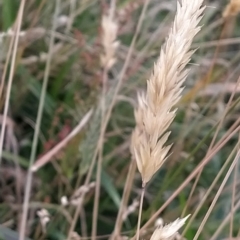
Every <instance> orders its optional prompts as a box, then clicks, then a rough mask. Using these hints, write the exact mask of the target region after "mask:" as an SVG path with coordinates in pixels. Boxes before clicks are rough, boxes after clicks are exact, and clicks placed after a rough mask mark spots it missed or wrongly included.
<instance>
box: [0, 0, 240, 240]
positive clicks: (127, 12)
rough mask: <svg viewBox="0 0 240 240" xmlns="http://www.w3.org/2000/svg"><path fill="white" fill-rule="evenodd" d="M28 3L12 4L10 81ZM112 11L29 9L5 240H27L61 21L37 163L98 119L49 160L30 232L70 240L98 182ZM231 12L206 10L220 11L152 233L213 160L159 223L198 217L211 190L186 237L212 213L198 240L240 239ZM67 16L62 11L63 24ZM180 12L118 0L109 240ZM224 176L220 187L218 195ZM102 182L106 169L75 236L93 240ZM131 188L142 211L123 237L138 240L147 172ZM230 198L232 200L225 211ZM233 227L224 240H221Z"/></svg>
mask: <svg viewBox="0 0 240 240" xmlns="http://www.w3.org/2000/svg"><path fill="white" fill-rule="evenodd" d="M232 2H234V1H232ZM235 2H237V1H235ZM238 2H239V1H238ZM20 3H21V1H15V0H1V1H0V11H1V13H0V17H1V20H0V29H1V33H0V61H1V62H0V76H1V79H2V75H3V73H4V67H5V66H6V61H7V54H8V49H9V48H10V45H11V38H12V36H13V35H14V34H11V31H9V29H13V27H14V23H16V17H17V14H18V10H19V6H20ZM56 3H57V6H56ZM110 4H111V3H110V2H108V1H96V0H82V1H76V0H68V1H67V0H61V1H60V0H59V1H46V0H29V1H27V3H26V5H25V9H24V15H23V19H22V27H21V33H22V34H20V41H19V44H18V48H17V54H16V61H15V65H14V78H13V84H12V89H11V98H10V105H9V111H8V118H7V122H6V126H7V128H6V132H5V139H4V144H3V153H2V155H3V157H2V161H1V166H0V224H1V225H0V232H1V233H2V234H9V236H10V235H11V236H13V237H14V238H15V239H18V235H17V234H18V232H19V230H20V225H21V217H22V203H23V199H24V190H25V186H26V181H27V171H28V166H29V159H30V153H31V148H32V144H33V135H34V129H36V118H37V112H38V106H39V103H40V101H41V88H42V85H43V79H44V76H45V69H46V64H47V62H48V60H49V55H48V51H49V46H50V38H51V32H52V31H53V23H55V24H56V35H55V40H54V44H53V45H52V46H51V48H50V51H51V54H52V57H51V61H50V66H49V76H48V85H47V92H46V96H45V97H44V104H43V117H42V121H41V125H40V132H39V138H38V139H39V143H38V145H37V156H36V161H38V160H39V159H40V158H41V157H43V156H46V153H48V152H49V151H50V150H51V149H53V148H54V147H55V146H57V145H58V144H59V143H61V142H62V141H64V140H66V137H67V136H68V135H69V134H70V132H71V131H72V130H74V129H75V127H76V126H78V124H79V122H81V120H82V119H83V117H84V116H85V114H87V112H88V111H89V110H90V109H93V110H92V111H93V113H92V115H91V117H90V118H89V119H87V120H86V124H85V126H84V128H83V129H81V131H79V132H78V134H76V135H75V136H74V137H73V138H71V140H70V141H69V142H68V143H67V144H66V145H65V146H64V147H63V148H61V149H60V150H58V151H56V153H55V154H54V155H53V156H51V157H50V158H47V159H48V160H47V161H48V162H47V163H46V164H45V165H44V166H42V167H40V168H39V170H38V171H37V172H36V173H34V174H33V178H32V188H31V196H30V202H29V208H30V211H29V216H28V221H27V233H28V236H29V238H31V239H49V240H52V239H56V240H62V239H67V235H68V231H69V229H70V226H71V225H72V222H73V216H74V213H75V211H76V206H73V205H74V201H73V200H74V198H75V199H76V198H78V196H77V195H76V190H77V189H79V187H81V186H83V185H84V184H85V183H86V182H85V180H86V177H87V174H88V173H89V168H90V165H91V161H92V159H93V158H94V154H95V150H96V148H97V145H98V140H99V136H100V135H101V126H102V125H101V112H100V104H99V103H100V99H101V97H102V95H101V94H102V82H103V77H102V72H103V68H102V65H101V60H100V56H101V54H102V52H103V48H102V45H101V34H102V30H101V18H102V16H103V14H106V12H107V11H108V9H109V8H110ZM230 4H231V3H230V2H229V1H220V0H216V1H214V0H211V1H210V0H209V1H206V5H207V6H208V7H207V9H206V13H205V16H204V18H203V21H202V23H201V25H202V26H203V27H202V30H201V32H200V33H199V34H198V35H197V37H196V38H195V42H194V44H193V46H192V47H193V49H194V48H198V50H197V51H196V52H195V54H194V55H193V58H192V60H191V66H190V67H191V72H190V74H189V77H188V79H187V81H186V87H185V89H184V97H183V99H182V101H181V102H180V104H179V105H178V114H177V117H176V119H175V121H174V123H173V124H172V126H171V131H172V134H171V135H170V139H169V143H172V142H174V145H173V147H172V150H171V152H172V154H171V155H170V157H169V159H168V161H167V162H166V164H164V166H163V167H162V168H161V169H160V171H158V172H157V174H156V175H155V176H154V179H153V180H152V181H151V182H150V183H149V184H148V186H147V189H146V193H145V201H144V206H143V216H142V225H143V224H144V223H146V222H147V221H148V220H149V219H150V217H151V216H152V215H153V214H154V213H156V212H157V211H158V209H159V208H160V207H161V206H162V205H163V204H164V203H165V202H166V201H167V200H168V199H169V197H170V196H171V195H172V194H173V193H174V192H175V191H176V190H177V189H178V188H179V186H181V184H182V183H184V181H185V180H186V179H187V177H188V176H189V175H190V174H192V173H194V171H195V170H196V169H199V168H197V166H198V164H199V163H201V162H202V161H204V160H206V159H207V160H208V161H209V163H208V164H207V165H206V166H205V167H204V168H202V171H199V172H198V174H197V172H196V174H195V176H194V178H193V179H192V180H191V181H190V182H189V183H188V184H186V186H185V187H184V188H183V189H182V190H181V191H179V192H178V194H177V196H176V197H175V198H174V200H173V201H171V203H169V204H168V205H167V207H166V208H165V209H164V211H163V212H161V214H159V217H161V218H162V219H163V220H164V222H166V223H169V222H171V221H174V220H175V219H176V218H178V217H181V216H186V215H187V214H194V212H196V209H197V207H198V206H199V204H200V202H201V200H203V197H204V195H205V194H206V193H207V192H208V190H209V189H210V191H209V194H208V195H207V197H206V200H205V202H204V203H203V205H202V207H201V209H200V211H199V212H198V214H197V215H196V216H195V218H194V219H193V221H192V222H191V223H190V224H189V226H187V229H186V231H184V236H185V238H186V239H193V237H194V236H195V234H196V232H197V229H199V226H200V225H201V223H202V222H203V219H204V216H205V215H206V212H207V211H208V210H209V209H210V207H211V204H212V203H214V205H213V210H212V211H211V213H210V216H209V218H208V220H207V222H206V224H205V225H204V226H203V231H202V232H201V234H200V236H199V238H198V239H226V238H228V239H230V238H229V236H231V234H230V233H231V232H232V233H233V236H235V237H237V236H240V229H239V224H240V215H239V211H237V209H238V205H239V203H240V202H239V201H240V195H239V191H238V190H239V186H240V185H239V184H240V182H239V177H238V176H239V175H238V174H239V170H240V166H239V165H238V164H237V163H236V165H233V171H232V172H231V174H230V176H229V178H228V179H226V182H224V178H225V177H226V176H227V173H228V171H229V169H230V166H231V164H232V162H233V161H234V159H235V157H236V159H238V158H239V156H238V154H237V151H238V150H239V142H238V141H239V128H238V127H239V119H240V118H239V114H240V105H239V99H240V98H239V91H240V88H239V86H238V78H239V74H240V65H239V61H240V51H239V50H240V47H239V46H240V18H239V17H240V15H239V14H238V12H239V11H240V7H239V5H240V3H239V5H237V4H236V5H234V6H233V5H232V6H231V5H230ZM144 7H147V8H146V11H145V13H144V15H143V22H142V24H141V26H140V31H139V34H137V39H136V42H135V44H134V46H133V47H130V45H131V42H132V39H133V37H134V34H136V29H137V25H138V23H139V17H140V15H141V12H142V10H143V9H144ZM56 8H57V11H58V13H57V16H54V12H55V10H56ZM175 12H176V0H168V1H165V0H161V1H159V0H151V1H150V2H149V4H147V3H146V2H145V1H142V0H134V1H133V0H119V1H117V2H116V11H115V19H116V20H117V22H118V25H119V29H118V37H117V38H118V39H117V40H118V41H119V42H120V45H119V47H118V50H117V52H116V63H115V65H114V66H113V68H112V69H111V70H110V71H109V74H108V80H109V81H108V84H107V90H106V98H105V99H106V106H107V109H109V108H110V107H111V104H112V102H114V107H113V109H112V111H111V116H110V118H109V121H108V124H107V129H106V132H105V134H104V144H103V146H104V148H103V152H102V157H103V167H102V174H101V193H100V198H99V212H98V231H97V234H98V236H99V237H102V239H108V238H109V235H110V234H111V233H112V231H113V229H114V225H115V222H116V216H117V213H118V210H119V206H120V201H121V196H122V193H123V189H124V185H125V182H126V176H127V172H128V169H129V165H130V163H131V154H130V151H129V145H130V136H131V133H132V130H133V128H134V126H135V120H134V114H133V111H134V107H135V106H136V95H137V92H138V91H141V90H143V89H145V87H146V80H147V79H148V77H149V75H150V73H151V69H152V66H153V63H154V61H156V59H157V58H158V56H159V51H160V47H161V45H162V44H163V43H164V40H165V37H166V36H167V34H168V30H169V28H170V27H171V23H172V21H173V18H174V14H175ZM129 49H132V50H133V51H132V54H131V56H130V61H129V63H127V65H126V71H125V73H124V75H123V79H122V82H121V87H120V89H119V91H118V92H117V95H116V96H115V95H114V91H115V90H116V86H117V84H118V81H119V79H120V75H121V74H120V73H121V72H122V69H123V66H124V64H125V63H126V59H127V55H128V53H129ZM9 73H10V64H9V65H8V71H7V78H6V81H5V82H3V81H2V82H1V83H2V84H3V89H2V90H1V95H0V109H1V113H2V114H3V111H4V106H5V104H6V95H7V83H8V77H9V75H10V74H9ZM1 86H2V85H1ZM2 116H3V115H1V116H0V120H1V123H2V122H3V117H2ZM232 133H233V134H232ZM227 137H228V138H227ZM236 154H237V155H236ZM37 159H38V160H37ZM34 161H35V159H34ZM224 164H225V165H224ZM223 165H224V166H225V168H224V169H222V167H223ZM200 168H201V167H200ZM230 170H231V169H230ZM216 177H218V179H217V181H216V182H214V185H213V186H212V188H210V186H211V184H212V182H213V181H214V179H215V178H216ZM95 180H96V168H95V167H94V168H93V174H92V175H91V176H90V181H89V182H90V183H92V185H90V186H89V184H87V185H84V186H85V187H87V188H88V189H87V191H86V194H85V197H84V200H83V201H84V202H83V208H82V209H81V213H80V218H79V219H78V221H77V224H76V226H75V228H74V229H75V231H76V232H78V234H79V235H80V236H82V238H81V239H86V238H87V237H89V236H91V228H92V222H93V216H92V212H93V204H94V182H95ZM129 187H130V188H131V193H130V198H129V201H128V206H131V207H132V210H133V212H131V211H129V210H130V208H129V209H125V213H126V214H127V217H126V219H125V220H124V223H123V227H122V229H121V232H122V235H123V236H132V235H134V234H135V230H136V224H137V217H138V206H137V203H138V201H139V197H140V192H141V178H140V175H139V174H138V173H136V174H135V176H134V181H133V183H132V185H130V186H129ZM221 187H222V189H221ZM81 191H82V190H81ZM218 191H220V192H219V193H221V194H220V196H219V198H218V199H216V202H214V198H215V197H216V194H217V193H218ZM63 196H66V197H67V198H68V199H69V201H70V203H69V204H68V205H67V206H63V205H62V203H63V202H61V199H63V198H62V197H63ZM71 201H72V202H71ZM234 206H235V210H234ZM42 208H44V209H47V210H48V212H49V214H50V216H51V217H50V221H49V222H48V223H47V225H46V229H43V227H42V224H41V221H40V218H39V216H38V214H37V211H38V210H39V209H42ZM229 214H230V215H229ZM225 221H226V224H225V225H224V226H223V228H222V231H221V232H220V233H219V235H218V236H217V237H216V238H211V237H213V236H215V235H214V234H215V233H216V231H217V229H218V228H219V226H221V224H223V223H224V222H225ZM153 229H154V223H152V224H150V226H149V228H148V229H147V230H148V231H146V232H145V239H149V236H150V235H151V233H152V231H153ZM149 234H150V235H149ZM9 239H12V238H9ZM72 239H74V238H72ZM76 239H77V237H76ZM79 239H80V238H79Z"/></svg>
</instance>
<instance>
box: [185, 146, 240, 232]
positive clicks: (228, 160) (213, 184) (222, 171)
mask: <svg viewBox="0 0 240 240" xmlns="http://www.w3.org/2000/svg"><path fill="white" fill-rule="evenodd" d="M237 149H238V146H237V145H236V146H235V147H234V149H233V150H232V151H231V153H230V155H229V156H228V158H227V160H226V161H225V163H224V165H223V166H222V168H221V169H220V171H219V173H218V174H217V176H216V177H215V179H214V180H213V182H212V184H211V186H210V187H209V188H208V190H207V192H206V193H205V194H204V196H203V198H202V199H201V202H200V203H199V204H198V206H197V208H196V210H195V211H194V213H193V215H192V216H191V218H190V219H189V221H188V223H187V225H186V227H185V228H184V230H183V232H182V235H183V236H184V235H185V233H186V232H187V230H188V228H189V227H190V225H191V223H192V222H193V220H194V219H195V217H196V216H197V214H198V213H199V211H200V209H201V208H202V206H203V204H204V203H205V201H206V200H207V198H208V196H209V195H210V193H211V192H212V190H213V188H214V187H215V186H216V184H217V182H218V180H219V179H220V177H221V176H222V174H223V173H224V171H225V169H226V168H227V166H228V165H229V163H230V162H231V160H232V158H233V156H234V154H236V151H237Z"/></svg>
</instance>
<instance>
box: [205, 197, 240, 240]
mask: <svg viewBox="0 0 240 240" xmlns="http://www.w3.org/2000/svg"><path fill="white" fill-rule="evenodd" d="M239 208H240V200H238V202H237V203H236V205H235V207H234V209H233V212H234V213H236V211H238V209H239ZM231 214H232V213H231V212H230V213H229V214H228V215H227V216H226V217H225V218H224V220H223V221H222V222H221V224H220V226H219V227H218V229H217V230H216V232H215V233H214V234H213V236H212V237H211V238H210V239H209V240H216V239H219V237H218V235H219V234H220V233H221V231H222V230H223V228H224V227H225V226H226V225H227V223H228V221H229V220H230V218H231ZM238 239H239V235H238V238H234V240H238ZM231 240H233V239H231Z"/></svg>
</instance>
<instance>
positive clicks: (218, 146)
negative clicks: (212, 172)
mask: <svg viewBox="0 0 240 240" xmlns="http://www.w3.org/2000/svg"><path fill="white" fill-rule="evenodd" d="M239 122H240V119H238V120H237V121H236V122H235V123H234V124H233V125H232V127H231V128H230V129H229V130H228V131H227V132H226V133H225V134H224V136H223V137H222V138H221V139H220V140H219V142H218V143H217V144H216V146H215V147H214V148H213V149H212V152H211V153H209V155H208V156H206V157H205V158H204V159H203V160H202V161H201V162H200V163H199V164H198V166H197V167H196V168H195V169H194V170H193V172H192V173H191V174H190V175H189V176H188V177H187V179H186V180H185V181H184V182H183V183H182V184H181V185H180V186H179V187H178V189H176V190H175V191H174V193H173V194H172V195H171V196H170V197H169V198H168V200H167V201H166V202H165V203H164V204H163V205H162V206H161V207H160V208H159V209H158V210H157V211H156V212H155V213H154V214H153V215H152V216H151V218H150V219H149V220H148V221H147V222H146V223H145V224H144V226H143V227H142V228H141V229H140V233H141V232H142V231H144V230H146V228H147V227H149V225H150V224H151V223H152V222H154V220H155V219H156V218H157V217H158V216H159V215H160V213H161V212H162V211H163V210H164V209H165V208H166V207H167V206H168V205H169V204H170V203H171V202H172V201H173V199H175V197H176V196H178V194H179V193H180V192H181V191H182V190H183V189H184V188H185V187H186V186H187V184H188V183H189V182H190V181H191V180H192V179H193V178H194V177H195V176H196V174H198V172H199V171H200V170H201V169H202V168H203V167H204V166H205V165H206V164H207V163H209V162H210V160H211V159H212V157H213V156H214V155H215V154H216V153H217V152H218V151H219V150H220V149H221V148H222V147H223V146H224V145H225V144H226V143H227V142H228V141H229V140H230V139H231V138H232V137H233V136H234V135H235V134H236V133H237V132H238V131H239V130H240V127H239ZM236 126H238V127H236ZM135 238H136V236H134V237H133V239H135Z"/></svg>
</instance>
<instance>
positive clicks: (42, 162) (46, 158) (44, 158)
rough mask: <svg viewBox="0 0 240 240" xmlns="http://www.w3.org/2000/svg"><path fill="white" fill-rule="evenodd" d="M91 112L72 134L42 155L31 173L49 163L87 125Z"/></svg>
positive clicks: (91, 111)
mask: <svg viewBox="0 0 240 240" xmlns="http://www.w3.org/2000/svg"><path fill="white" fill-rule="evenodd" d="M92 113H93V110H92V109H91V110H90V111H88V112H87V113H86V115H85V116H84V117H83V118H82V120H81V121H80V122H79V124H78V125H77V126H76V127H75V128H74V129H73V130H72V132H71V133H70V134H69V135H68V136H67V137H66V138H64V139H63V140H62V141H61V142H60V143H58V144H57V145H56V146H55V147H54V148H53V149H51V150H50V151H49V152H47V153H46V154H45V155H43V156H42V157H41V158H39V159H38V160H37V161H36V162H35V163H34V164H33V165H32V167H31V171H32V172H36V171H38V170H39V169H40V168H41V167H43V166H44V165H45V164H47V163H48V162H50V161H51V160H52V158H53V157H54V156H55V155H56V154H57V153H58V152H59V151H60V150H61V149H62V148H64V147H65V146H66V145H67V144H68V143H69V141H70V140H71V139H72V138H73V137H75V136H76V135H77V134H78V133H79V132H80V131H81V130H82V129H83V127H84V126H85V125H86V124H87V123H88V121H89V119H90V117H91V116H92Z"/></svg>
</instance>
